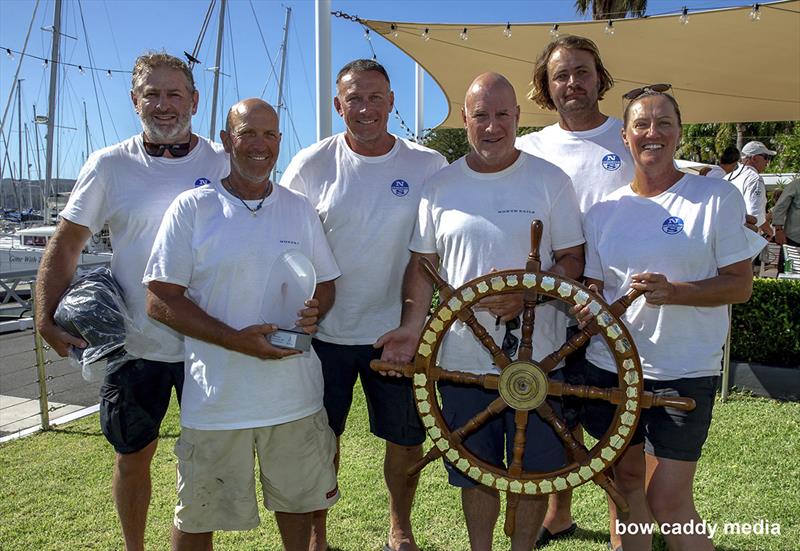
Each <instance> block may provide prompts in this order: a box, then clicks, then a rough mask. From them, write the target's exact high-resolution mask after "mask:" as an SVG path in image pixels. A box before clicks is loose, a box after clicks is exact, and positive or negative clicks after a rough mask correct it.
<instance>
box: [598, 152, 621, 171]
mask: <svg viewBox="0 0 800 551" xmlns="http://www.w3.org/2000/svg"><path fill="white" fill-rule="evenodd" d="M602 164H603V168H605V169H606V170H611V171H613V170H619V167H621V166H622V160H620V158H619V155H617V154H615V153H609V154H608V155H606V156H605V157H603V161H602Z"/></svg>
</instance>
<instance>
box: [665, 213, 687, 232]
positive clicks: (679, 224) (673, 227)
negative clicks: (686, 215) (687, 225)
mask: <svg viewBox="0 0 800 551" xmlns="http://www.w3.org/2000/svg"><path fill="white" fill-rule="evenodd" d="M661 231H663V232H664V233H666V234H667V235H675V234H676V233H681V232H682V231H683V220H682V219H681V218H678V217H677V216H670V217H669V218H667V219H666V220H664V223H663V224H661Z"/></svg>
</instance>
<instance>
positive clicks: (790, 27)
mask: <svg viewBox="0 0 800 551" xmlns="http://www.w3.org/2000/svg"><path fill="white" fill-rule="evenodd" d="M454 5H457V4H454ZM751 9H752V6H747V7H741V8H729V9H720V10H712V11H698V12H691V13H689V22H688V24H686V25H683V24H681V22H680V14H677V15H665V16H655V17H645V18H640V19H620V20H614V22H613V28H614V34H613V35H609V34H607V33H606V25H607V22H606V21H582V22H570V23H559V28H558V32H559V33H561V34H576V35H580V36H585V37H587V38H590V39H592V40H593V41H594V42H595V43H596V44H597V45H598V47H599V48H600V53H601V55H602V58H603V62H604V63H605V65H606V67H607V68H608V70H609V71H610V72H611V74H612V75H613V77H614V80H615V86H614V88H612V89H611V90H610V91H609V92H608V93H607V94H606V96H605V99H604V100H603V101H602V102H601V110H602V111H603V112H604V113H607V114H610V115H614V116H617V117H620V116H621V114H622V107H623V102H622V97H621V96H622V94H623V93H625V92H627V91H628V90H630V89H632V88H636V87H638V86H642V85H646V84H653V83H661V82H666V83H670V84H672V86H673V90H674V94H675V97H676V99H677V100H678V102H679V103H680V106H681V111H682V115H683V121H684V122H685V123H698V122H744V121H778V120H781V121H782V120H800V0H789V1H785V2H774V3H769V4H761V5H760V19H759V20H757V21H753V20H752V18H751V17H750V12H751ZM512 16H513V14H509V18H510V19H513V17H512ZM362 23H363V24H365V25H367V26H368V27H369V28H370V29H372V30H373V31H374V32H377V33H379V34H381V35H382V36H384V37H385V38H386V39H387V40H389V41H391V42H393V43H394V44H395V45H396V46H397V47H399V48H400V49H401V50H403V51H404V52H405V53H406V54H408V55H409V56H410V57H412V58H413V59H414V60H415V61H416V62H417V63H419V64H420V65H421V66H422V67H423V68H424V69H425V70H426V71H427V72H428V73H429V74H430V75H431V76H432V77H433V79H434V80H435V81H436V82H437V83H438V84H439V86H440V87H441V89H442V90H443V92H444V94H445V96H446V98H447V102H448V106H449V113H448V115H447V117H446V118H445V120H444V121H442V122H441V123H440V125H441V126H445V127H461V126H463V124H462V121H461V114H460V111H461V107H462V105H463V102H464V93H465V92H466V89H467V86H468V85H469V83H470V82H471V81H472V79H473V78H474V77H476V76H477V75H479V74H481V73H483V72H486V71H496V72H499V73H501V74H503V75H505V76H506V77H507V78H508V79H509V80H510V81H511V83H512V84H513V85H514V88H515V89H516V91H517V96H518V99H519V103H520V108H521V110H522V118H521V121H520V125H522V126H545V125H548V124H552V123H553V122H555V121H556V116H555V114H554V112H553V111H547V110H543V109H541V108H539V106H537V105H536V104H534V103H533V102H532V101H530V100H528V99H527V97H526V96H527V94H528V92H529V91H530V89H531V85H530V82H531V74H532V69H533V64H534V62H535V60H536V57H537V56H538V54H539V52H540V51H541V50H542V49H543V48H544V46H545V45H546V44H547V43H548V42H549V41H551V40H552V39H553V37H552V36H551V33H550V31H551V29H552V28H553V24H552V23H548V24H512V25H511V28H510V30H511V36H510V37H506V35H505V33H504V31H505V30H506V25H505V24H492V25H480V24H478V25H476V24H446V25H444V24H426V23H401V22H392V21H371V20H363V21H362ZM465 27H466V29H467V37H468V39H467V40H461V38H460V37H459V35H460V33H461V32H462V31H463V29H464V28H465ZM425 29H428V33H427V36H428V39H427V40H426V39H425V38H423V36H422V35H423V32H424V31H425ZM395 35H396V36H395Z"/></svg>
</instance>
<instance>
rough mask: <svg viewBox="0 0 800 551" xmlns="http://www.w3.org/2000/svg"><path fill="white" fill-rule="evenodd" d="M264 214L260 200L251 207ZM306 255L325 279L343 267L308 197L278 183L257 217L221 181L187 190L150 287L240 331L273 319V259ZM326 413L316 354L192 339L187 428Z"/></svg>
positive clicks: (172, 215) (169, 220)
mask: <svg viewBox="0 0 800 551" xmlns="http://www.w3.org/2000/svg"><path fill="white" fill-rule="evenodd" d="M248 204H249V205H250V206H251V208H255V206H256V205H257V204H258V201H248ZM290 249H296V250H299V251H300V252H302V253H303V254H304V255H305V256H306V257H308V258H309V259H311V261H312V263H313V264H314V269H315V271H316V272H317V281H318V282H323V281H330V280H332V279H335V278H336V277H337V276H338V275H339V269H338V267H337V266H336V262H335V260H334V258H333V254H332V253H331V251H330V248H329V247H328V243H327V241H326V240H325V234H324V233H323V230H322V226H321V225H320V223H319V219H318V218H317V215H316V212H314V209H313V208H312V207H311V205H310V204H309V203H308V201H307V200H306V199H305V197H302V196H301V195H299V194H297V193H293V192H291V191H289V190H287V189H284V188H281V187H278V186H274V188H273V191H272V193H271V194H270V195H269V196H268V197H267V199H266V201H264V203H263V205H262V208H261V209H260V210H259V211H258V213H257V214H256V215H255V216H254V215H253V214H252V213H251V212H250V211H248V210H247V209H246V208H245V207H244V205H242V203H241V201H240V200H239V199H237V198H236V197H234V196H232V195H231V194H229V193H228V192H227V191H226V190H225V189H224V188H223V187H222V185H221V184H220V183H219V182H215V183H214V185H209V186H204V187H202V188H198V189H194V190H190V191H187V192H185V193H182V194H181V195H179V196H178V198H177V199H176V200H175V201H174V202H173V203H172V205H171V206H170V208H169V210H168V211H167V214H165V215H164V221H163V222H162V224H161V228H160V229H159V230H158V235H157V236H156V239H155V243H154V244H153V252H152V255H151V257H150V260H149V262H148V263H147V270H146V271H145V273H144V280H143V281H144V283H147V282H149V281H164V282H168V283H174V284H176V285H181V286H183V287H186V288H187V290H186V296H187V297H188V298H189V299H190V300H192V301H193V302H194V303H195V304H197V305H198V306H199V307H200V308H201V309H202V310H203V311H205V312H206V313H208V314H209V315H210V316H212V317H214V318H216V319H218V320H220V321H222V322H223V323H226V324H227V325H229V326H231V327H233V328H235V329H242V328H244V327H248V326H250V325H254V324H260V323H267V322H269V321H270V320H269V319H265V318H266V317H268V316H267V315H263V316H262V311H261V310H262V303H263V300H264V293H265V291H266V286H267V279H268V277H269V272H270V269H271V267H272V264H273V262H274V261H275V259H276V258H278V256H279V255H281V254H282V253H283V252H284V251H287V250H290ZM321 407H322V371H321V368H320V362H319V359H318V358H317V356H316V354H315V353H314V352H313V350H311V351H309V352H306V353H304V354H303V355H300V356H293V357H290V358H285V359H283V360H261V359H259V358H255V357H253V356H248V355H245V354H240V353H238V352H233V351H231V350H228V349H226V348H222V347H220V346H216V345H213V344H211V343H208V342H205V341H201V340H198V339H193V338H190V337H186V378H185V381H184V384H183V397H182V399H181V424H182V425H183V426H185V427H189V428H192V429H200V430H227V429H242V428H250V427H264V426H271V425H277V424H279V423H286V422H289V421H293V420H295V419H300V418H302V417H305V416H307V415H310V414H312V413H315V412H317V411H318V410H319V409H320V408H321Z"/></svg>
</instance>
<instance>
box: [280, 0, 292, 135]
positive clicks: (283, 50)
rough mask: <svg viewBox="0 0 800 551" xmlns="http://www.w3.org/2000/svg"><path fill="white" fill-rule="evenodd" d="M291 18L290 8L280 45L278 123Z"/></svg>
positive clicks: (287, 10) (287, 12)
mask: <svg viewBox="0 0 800 551" xmlns="http://www.w3.org/2000/svg"><path fill="white" fill-rule="evenodd" d="M291 16H292V8H288V7H287V8H286V23H285V24H284V25H283V44H282V45H281V73H280V77H279V78H278V106H277V107H278V122H280V120H281V109H283V76H284V74H285V72H286V48H287V46H288V45H289V19H290V18H291Z"/></svg>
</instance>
